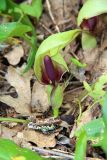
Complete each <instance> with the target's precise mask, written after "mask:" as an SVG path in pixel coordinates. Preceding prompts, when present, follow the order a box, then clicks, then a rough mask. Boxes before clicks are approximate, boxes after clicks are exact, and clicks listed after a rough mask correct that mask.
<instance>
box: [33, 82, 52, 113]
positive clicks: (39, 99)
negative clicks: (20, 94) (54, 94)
mask: <svg viewBox="0 0 107 160" xmlns="http://www.w3.org/2000/svg"><path fill="white" fill-rule="evenodd" d="M31 105H32V110H33V111H37V112H45V111H47V110H48V109H49V101H48V95H47V93H46V87H45V86H44V85H42V84H40V83H39V82H35V83H34V86H33V90H32V101H31Z"/></svg>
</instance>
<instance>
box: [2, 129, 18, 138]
mask: <svg viewBox="0 0 107 160" xmlns="http://www.w3.org/2000/svg"><path fill="white" fill-rule="evenodd" d="M0 130H1V131H0V132H1V133H0V137H2V138H8V139H11V140H13V137H15V136H16V134H17V132H18V129H10V128H7V127H4V126H1V128H0Z"/></svg>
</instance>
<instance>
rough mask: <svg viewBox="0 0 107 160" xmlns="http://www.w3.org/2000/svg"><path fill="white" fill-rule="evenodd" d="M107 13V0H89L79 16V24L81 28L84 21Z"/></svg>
mask: <svg viewBox="0 0 107 160" xmlns="http://www.w3.org/2000/svg"><path fill="white" fill-rule="evenodd" d="M106 12H107V0H87V1H86V2H85V4H84V5H83V7H82V8H81V10H80V12H79V14H78V18H77V24H78V26H80V24H81V23H82V21H83V19H89V18H91V17H94V16H98V15H100V14H103V13H106Z"/></svg>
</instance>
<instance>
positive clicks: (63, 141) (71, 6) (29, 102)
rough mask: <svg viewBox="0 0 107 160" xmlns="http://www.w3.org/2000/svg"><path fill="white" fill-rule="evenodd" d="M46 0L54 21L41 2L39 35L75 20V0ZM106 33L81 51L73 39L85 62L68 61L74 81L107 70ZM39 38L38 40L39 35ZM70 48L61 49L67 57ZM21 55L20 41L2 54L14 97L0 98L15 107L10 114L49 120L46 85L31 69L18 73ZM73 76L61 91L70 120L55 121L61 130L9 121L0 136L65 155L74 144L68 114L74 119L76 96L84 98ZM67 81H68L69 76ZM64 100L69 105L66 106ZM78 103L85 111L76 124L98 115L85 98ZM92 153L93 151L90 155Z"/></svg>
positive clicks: (67, 26) (63, 112) (62, 28)
mask: <svg viewBox="0 0 107 160" xmlns="http://www.w3.org/2000/svg"><path fill="white" fill-rule="evenodd" d="M49 2H50V6H51V12H52V14H53V17H54V19H55V21H53V20H52V17H51V16H50V10H49V7H48V6H47V4H46V2H45V3H44V10H45V12H44V13H43V16H42V17H41V20H40V23H39V24H38V29H37V33H38V36H41V37H43V38H44V37H47V36H48V35H50V34H52V33H55V32H56V31H57V27H58V28H59V30H60V31H65V30H68V29H71V28H74V27H75V24H76V18H75V17H76V16H77V13H78V8H79V6H78V1H74V0H72V2H71V1H69V0H67V1H64V2H63V1H60V0H59V1H57V3H56V2H54V1H51V0H50V1H49ZM71 13H72V14H71ZM105 28H106V27H105V26H104V29H105ZM103 32H104V31H103ZM106 37H107V36H105V37H103V38H104V39H103V38H102V40H101V41H102V44H101V46H100V47H97V48H96V49H94V50H91V51H84V52H82V53H81V51H78V45H77V48H76V47H75V43H74V46H72V50H75V48H76V51H77V53H76V56H77V57H78V58H79V59H81V62H83V63H86V64H87V68H86V69H84V70H78V68H76V67H75V66H73V65H71V74H73V76H74V77H76V79H77V80H78V81H83V80H84V79H88V80H89V81H94V79H95V78H96V77H97V76H99V75H100V74H101V73H102V72H106V71H107V63H106V57H107V51H106ZM39 40H40V42H41V39H39ZM42 40H43V39H42ZM77 43H78V40H77ZM70 50H71V48H69V50H68V51H67V50H66V48H65V51H67V53H69V56H68V57H67V59H68V60H69V59H70V57H71V56H72V53H71V52H70ZM63 54H66V53H63ZM25 55H26V53H24V50H23V46H21V45H18V46H16V45H15V46H14V47H13V50H11V51H10V52H8V53H7V54H5V56H4V57H5V58H6V59H7V60H8V63H9V66H7V73H6V75H5V79H6V80H7V82H8V83H9V84H10V85H11V87H14V88H15V90H16V92H17V97H16V98H14V97H13V96H11V95H2V96H0V101H1V102H3V103H5V104H7V105H9V106H10V107H12V108H14V109H15V111H16V113H15V115H14V117H15V116H16V117H18V116H19V117H20V116H21V117H22V118H23V117H24V118H26V117H28V118H29V119H30V120H32V119H33V121H34V123H36V124H37V121H38V119H41V120H42V121H45V118H46V117H47V119H48V120H49V121H50V119H49V118H50V115H52V114H51V106H50V104H49V102H48V95H47V92H46V88H45V87H44V86H43V85H41V84H39V83H38V82H37V81H36V80H35V78H34V76H33V74H34V72H33V70H29V71H28V72H27V73H25V74H24V75H23V76H22V75H21V72H22V71H23V68H24V65H23V66H22V67H20V65H19V63H20V61H21V58H22V57H23V58H25ZM64 57H66V55H64ZM81 57H83V59H82V58H81ZM68 63H70V61H69V62H68ZM13 66H14V67H13ZM73 80H74V83H73V84H72V83H71V84H69V86H68V88H67V91H65V97H64V102H63V106H62V108H61V111H60V112H61V115H67V116H68V115H69V117H70V120H71V121H72V122H73V123H72V124H68V122H67V120H66V122H65V121H63V120H61V124H60V123H58V125H59V126H60V127H61V128H62V130H59V131H57V132H53V133H49V134H44V133H42V132H41V131H40V130H38V131H37V130H32V129H30V128H28V126H26V125H24V126H23V125H19V124H16V126H14V125H13V127H10V126H9V125H8V124H6V123H1V127H0V134H1V137H5V138H9V139H12V140H14V141H15V142H16V143H17V144H19V145H21V146H25V147H29V148H32V147H31V146H35V145H36V146H37V147H38V148H39V147H42V148H44V147H45V148H48V149H49V148H52V149H56V150H57V149H58V148H60V150H61V151H63V153H67V155H68V154H69V153H72V152H73V151H74V150H73V149H71V148H72V147H71V146H70V145H71V144H72V146H73V145H75V140H74V139H73V137H72V135H74V134H73V132H74V131H75V129H77V126H76V125H75V122H74V121H73V120H72V116H73V117H74V118H75V120H77V118H78V114H79V107H78V103H77V99H78V98H79V99H80V100H81V99H84V91H83V88H79V87H81V84H80V83H75V78H74V79H73ZM32 81H33V83H32ZM70 82H72V79H71V81H70ZM76 82H77V81H76ZM82 87H83V86H82ZM81 93H82V94H83V96H81ZM68 104H69V107H67V105H68ZM82 105H83V108H82V111H83V112H84V111H85V112H84V114H83V115H82V117H81V119H80V121H81V122H80V123H79V125H83V124H84V122H85V123H86V121H87V122H88V121H90V120H91V119H92V118H96V117H97V116H98V115H93V117H92V114H91V113H90V111H89V112H88V111H87V105H88V104H87V99H85V101H83V102H82ZM39 113H41V114H39ZM94 116H95V117H94ZM65 117H66V116H65ZM49 121H48V122H47V124H43V126H47V125H49ZM50 122H51V121H50ZM95 154H96V152H95V151H93V155H95ZM44 155H45V154H44ZM91 156H92V155H91ZM59 157H60V156H59ZM101 159H103V158H102V156H99V157H98V158H94V157H93V158H87V160H101Z"/></svg>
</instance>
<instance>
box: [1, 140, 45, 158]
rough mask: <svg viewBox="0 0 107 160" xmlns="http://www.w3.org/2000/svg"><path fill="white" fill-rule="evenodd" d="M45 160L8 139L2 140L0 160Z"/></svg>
mask: <svg viewBox="0 0 107 160" xmlns="http://www.w3.org/2000/svg"><path fill="white" fill-rule="evenodd" d="M32 159H33V160H44V159H45V158H42V157H40V156H39V155H38V154H37V153H35V152H33V151H31V150H29V149H25V148H20V147H19V146H18V145H16V144H15V143H14V142H12V141H11V140H8V139H2V138H0V160H32Z"/></svg>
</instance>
